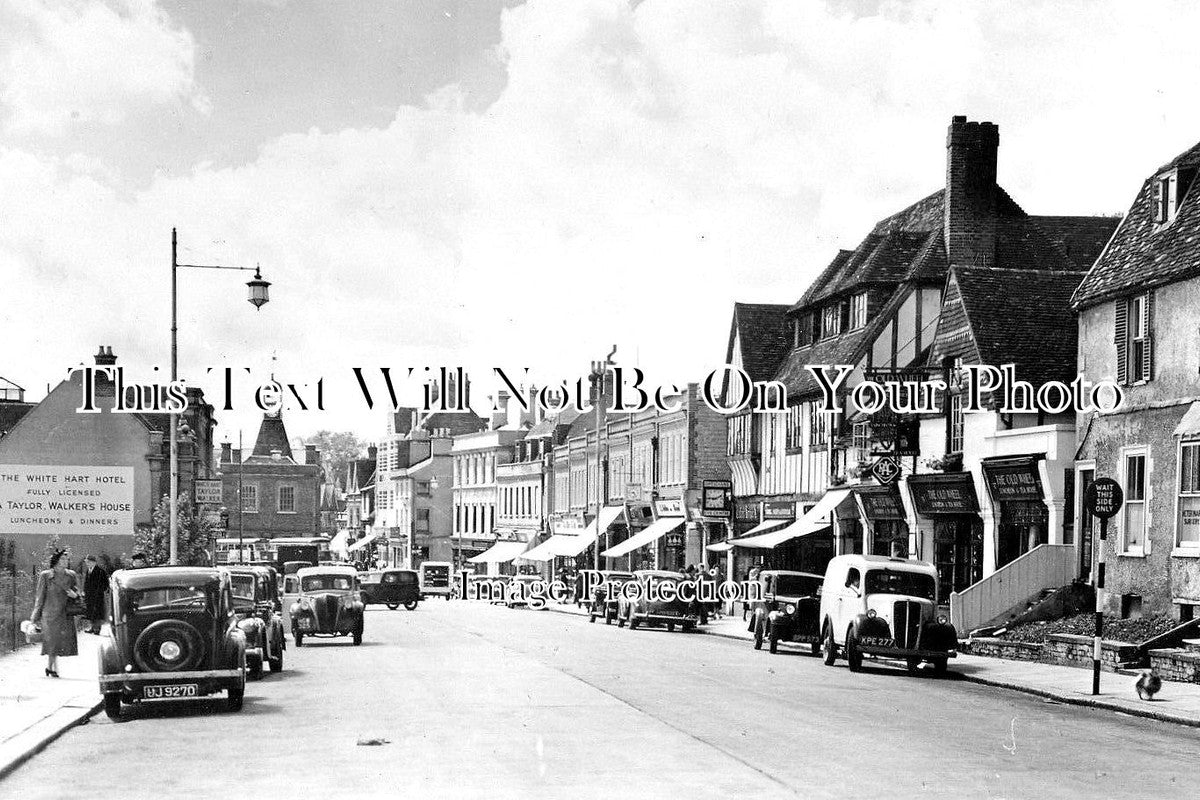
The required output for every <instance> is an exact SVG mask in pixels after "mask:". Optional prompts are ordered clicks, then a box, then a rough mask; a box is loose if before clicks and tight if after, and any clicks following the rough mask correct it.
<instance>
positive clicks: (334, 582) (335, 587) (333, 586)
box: [288, 566, 365, 647]
mask: <svg viewBox="0 0 1200 800" xmlns="http://www.w3.org/2000/svg"><path fill="white" fill-rule="evenodd" d="M296 578H297V581H298V586H297V588H298V590H299V593H300V595H299V599H298V600H296V602H295V603H293V604H292V607H291V608H290V609H289V610H288V613H289V616H290V617H291V620H292V638H293V639H295V640H296V647H301V646H302V645H303V644H304V637H305V636H353V637H354V643H355V644H362V637H363V616H364V614H363V611H364V608H365V606H364V605H363V602H362V596H361V595H360V594H359V591H358V574H357V573H356V572H355V571H354V568H353V567H338V566H331V567H305V568H304V569H302V570H300V571H299V572H297V573H296Z"/></svg>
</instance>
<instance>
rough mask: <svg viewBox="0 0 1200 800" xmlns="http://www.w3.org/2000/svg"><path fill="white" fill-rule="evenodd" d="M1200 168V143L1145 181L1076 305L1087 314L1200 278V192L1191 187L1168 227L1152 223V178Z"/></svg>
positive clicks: (1079, 293) (1086, 282)
mask: <svg viewBox="0 0 1200 800" xmlns="http://www.w3.org/2000/svg"><path fill="white" fill-rule="evenodd" d="M1198 165H1200V144H1197V145H1196V146H1194V147H1192V149H1190V150H1187V151H1185V152H1184V153H1181V154H1180V155H1179V156H1177V157H1176V158H1175V159H1173V160H1172V161H1170V162H1168V163H1166V164H1164V165H1163V166H1161V167H1159V168H1158V169H1157V170H1155V171H1154V174H1153V175H1151V176H1150V177H1149V178H1147V179H1146V181H1145V183H1143V184H1142V188H1141V190H1140V191H1139V192H1138V193H1137V196H1136V197H1135V198H1134V200H1133V205H1131V206H1130V207H1129V211H1128V212H1127V213H1126V214H1125V218H1124V219H1123V220H1121V224H1120V225H1119V226H1118V227H1117V232H1116V233H1115V234H1114V235H1113V237H1112V241H1111V242H1109V244H1108V247H1106V248H1105V249H1104V252H1103V253H1102V254H1101V255H1100V257H1099V259H1097V261H1096V263H1095V265H1094V266H1093V267H1092V269H1091V271H1090V272H1089V273H1088V275H1087V277H1086V278H1084V280H1083V283H1082V284H1080V286H1079V289H1078V290H1077V291H1076V292H1075V296H1074V298H1073V299H1072V304H1073V305H1074V307H1075V308H1076V309H1083V308H1087V307H1089V306H1094V305H1096V304H1097V303H1102V302H1104V301H1105V300H1111V299H1113V298H1115V297H1120V296H1122V295H1126V294H1130V293H1132V292H1133V291H1144V290H1146V289H1153V288H1155V287H1157V286H1163V285H1166V284H1168V283H1174V282H1176V281H1181V280H1184V279H1187V278H1190V277H1193V276H1196V275H1200V259H1198V258H1197V253H1200V248H1198V246H1197V241H1198V237H1200V193H1198V192H1197V190H1196V185H1195V182H1194V181H1193V183H1192V185H1191V186H1190V187H1188V191H1187V192H1186V193H1185V194H1184V196H1183V200H1182V202H1181V203H1180V205H1179V209H1178V211H1177V212H1176V215H1175V219H1173V220H1172V221H1171V222H1170V223H1168V224H1166V225H1159V224H1157V223H1155V222H1154V215H1153V212H1154V209H1153V206H1154V178H1155V177H1156V176H1157V175H1158V174H1159V173H1161V172H1163V171H1165V170H1168V169H1175V168H1178V169H1184V170H1192V169H1194V168H1195V167H1197V166H1198Z"/></svg>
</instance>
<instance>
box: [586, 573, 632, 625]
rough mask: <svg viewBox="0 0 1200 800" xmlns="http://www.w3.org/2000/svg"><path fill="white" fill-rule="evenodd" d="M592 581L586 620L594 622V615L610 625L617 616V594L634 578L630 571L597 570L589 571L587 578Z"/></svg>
mask: <svg viewBox="0 0 1200 800" xmlns="http://www.w3.org/2000/svg"><path fill="white" fill-rule="evenodd" d="M588 580H589V582H591V583H593V584H594V585H593V586H592V591H591V594H592V596H591V597H590V598H589V599H588V622H595V621H596V617H601V618H603V619H604V624H605V625H611V624H612V621H613V620H615V619H616V618H617V609H618V606H619V605H620V603H619V602H618V596H619V595H620V593H621V587H622V586H624V585H625V584H627V583H629V582H630V581H633V580H636V578H635V576H634V574H633V573H632V572H616V571H614V570H599V571H595V572H593V573H591V575H590V576H589V578H588Z"/></svg>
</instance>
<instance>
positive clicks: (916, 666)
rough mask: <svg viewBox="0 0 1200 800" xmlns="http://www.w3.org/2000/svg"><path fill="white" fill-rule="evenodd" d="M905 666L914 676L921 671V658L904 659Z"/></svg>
mask: <svg viewBox="0 0 1200 800" xmlns="http://www.w3.org/2000/svg"><path fill="white" fill-rule="evenodd" d="M904 665H905V666H906V667H908V671H909V673H911V674H913V675H916V674H917V673H918V672H920V671H921V659H919V658H906V659H904Z"/></svg>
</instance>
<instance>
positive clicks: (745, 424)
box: [728, 413, 754, 456]
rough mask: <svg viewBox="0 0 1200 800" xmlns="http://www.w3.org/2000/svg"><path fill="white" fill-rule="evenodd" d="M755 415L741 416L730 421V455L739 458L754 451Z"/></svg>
mask: <svg viewBox="0 0 1200 800" xmlns="http://www.w3.org/2000/svg"><path fill="white" fill-rule="evenodd" d="M753 431H754V414H753V413H749V414H741V415H739V416H736V417H732V418H731V419H730V420H729V428H728V437H729V448H728V450H729V453H728V454H729V455H731V456H738V455H746V454H748V453H752V452H754V450H753Z"/></svg>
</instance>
